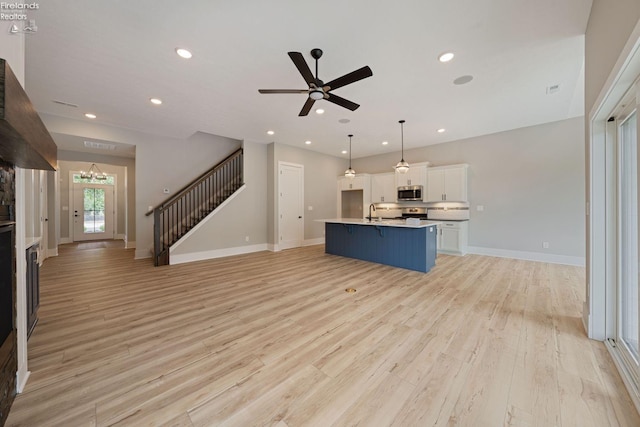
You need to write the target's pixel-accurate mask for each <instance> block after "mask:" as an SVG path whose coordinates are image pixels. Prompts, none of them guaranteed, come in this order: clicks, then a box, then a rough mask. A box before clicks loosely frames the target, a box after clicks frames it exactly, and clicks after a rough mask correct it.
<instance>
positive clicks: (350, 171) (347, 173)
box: [344, 135, 356, 178]
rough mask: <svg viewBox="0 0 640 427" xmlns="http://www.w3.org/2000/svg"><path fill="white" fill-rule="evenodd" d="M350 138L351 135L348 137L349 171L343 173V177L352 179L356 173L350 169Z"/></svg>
mask: <svg viewBox="0 0 640 427" xmlns="http://www.w3.org/2000/svg"><path fill="white" fill-rule="evenodd" d="M352 137H353V135H349V169H347V170H346V171H344V176H346V177H347V178H353V177H354V176H356V171H354V170H353V168H352V167H351V138H352Z"/></svg>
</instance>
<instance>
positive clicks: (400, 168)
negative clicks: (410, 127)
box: [396, 120, 409, 173]
mask: <svg viewBox="0 0 640 427" xmlns="http://www.w3.org/2000/svg"><path fill="white" fill-rule="evenodd" d="M398 123H400V141H401V143H402V159H401V160H400V161H399V162H398V164H397V165H396V171H397V172H399V173H407V172H409V163H407V162H405V161H404V120H400V121H399V122H398Z"/></svg>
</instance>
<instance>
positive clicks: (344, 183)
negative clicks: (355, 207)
mask: <svg viewBox="0 0 640 427" xmlns="http://www.w3.org/2000/svg"><path fill="white" fill-rule="evenodd" d="M368 186H369V175H356V176H354V177H353V178H347V177H346V176H345V177H341V178H338V189H340V190H364V189H365V187H368Z"/></svg>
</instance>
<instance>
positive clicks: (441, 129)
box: [438, 128, 446, 133]
mask: <svg viewBox="0 0 640 427" xmlns="http://www.w3.org/2000/svg"><path fill="white" fill-rule="evenodd" d="M445 130H446V129H445V128H440V129H438V133H442V132H444V131H445Z"/></svg>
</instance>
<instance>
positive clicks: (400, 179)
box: [395, 165, 427, 187]
mask: <svg viewBox="0 0 640 427" xmlns="http://www.w3.org/2000/svg"><path fill="white" fill-rule="evenodd" d="M395 175H396V187H405V186H408V185H422V187H425V185H426V182H427V167H426V166H424V165H420V166H418V165H415V166H410V167H409V171H408V172H407V173H398V172H396V173H395Z"/></svg>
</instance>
